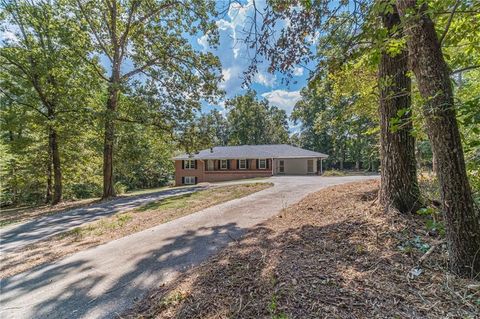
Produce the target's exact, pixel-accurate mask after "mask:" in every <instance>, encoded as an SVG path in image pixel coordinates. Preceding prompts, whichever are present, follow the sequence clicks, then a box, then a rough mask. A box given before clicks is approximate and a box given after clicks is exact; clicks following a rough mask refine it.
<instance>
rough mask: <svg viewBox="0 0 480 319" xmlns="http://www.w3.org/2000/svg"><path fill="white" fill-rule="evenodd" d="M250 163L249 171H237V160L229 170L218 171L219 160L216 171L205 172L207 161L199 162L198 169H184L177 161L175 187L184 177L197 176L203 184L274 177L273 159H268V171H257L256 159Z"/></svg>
mask: <svg viewBox="0 0 480 319" xmlns="http://www.w3.org/2000/svg"><path fill="white" fill-rule="evenodd" d="M249 161H250V163H249V165H250V166H249V169H237V160H236V159H231V160H230V169H229V170H217V169H218V167H219V166H218V160H215V170H214V171H205V162H206V161H203V160H197V168H196V169H182V161H178V160H177V161H175V185H177V186H179V185H182V177H184V176H195V177H197V182H198V183H201V182H221V181H229V180H237V179H244V178H254V177H268V176H271V175H272V161H271V159H267V161H268V168H267V169H257V161H256V159H250V160H249Z"/></svg>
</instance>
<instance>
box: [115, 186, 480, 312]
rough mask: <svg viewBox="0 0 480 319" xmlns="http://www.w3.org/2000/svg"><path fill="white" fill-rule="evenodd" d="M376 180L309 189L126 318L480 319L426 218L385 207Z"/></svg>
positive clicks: (473, 291) (469, 285)
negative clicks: (448, 266) (378, 199)
mask: <svg viewBox="0 0 480 319" xmlns="http://www.w3.org/2000/svg"><path fill="white" fill-rule="evenodd" d="M377 190H378V181H371V182H363V183H352V184H347V185H342V186H335V187H331V188H328V189H325V190H322V191H320V192H318V193H316V194H312V195H310V196H308V197H306V198H305V199H303V200H302V201H301V202H300V203H298V204H296V205H294V206H291V207H289V208H287V209H286V210H284V211H283V212H282V213H281V215H279V216H277V217H276V218H273V219H271V220H269V221H268V222H266V223H264V224H263V225H260V226H259V227H257V228H255V229H253V230H252V231H250V232H249V233H248V234H247V235H246V236H244V237H243V238H242V239H238V240H236V241H235V242H233V243H232V244H230V246H229V247H228V248H226V249H225V250H224V251H222V252H221V253H220V254H219V255H217V256H216V257H214V258H212V259H210V260H208V261H207V262H205V263H203V264H202V265H200V266H199V267H196V268H193V269H192V270H190V271H189V272H187V273H185V274H184V275H182V276H181V277H180V278H179V279H177V280H176V281H174V282H172V283H170V284H167V285H166V286H163V287H160V288H158V289H157V290H155V291H152V292H151V293H150V294H148V296H146V297H145V299H144V300H142V301H140V302H139V303H138V304H137V305H135V307H134V308H133V309H132V310H130V311H129V312H128V313H126V314H124V317H128V318H151V317H155V318H277V319H279V318H478V316H479V305H480V303H479V301H480V300H479V298H480V291H479V290H478V287H479V286H478V284H479V282H478V281H475V280H466V279H460V278H458V277H455V276H454V275H452V274H449V273H448V272H447V271H446V270H445V269H446V252H445V247H444V246H442V245H438V246H437V249H435V250H433V251H432V253H431V254H429V256H428V258H426V259H425V261H424V262H423V264H422V265H420V267H419V268H417V269H421V273H420V274H419V271H417V272H411V270H412V268H414V267H416V266H418V265H419V264H420V262H419V259H420V258H421V257H422V256H424V252H425V251H426V249H428V247H430V246H429V245H434V244H435V243H436V242H438V240H439V239H438V238H436V237H431V236H429V235H428V234H427V231H426V230H425V222H426V220H425V219H426V218H427V217H425V216H419V215H409V216H403V215H400V214H398V213H395V212H383V211H382V210H381V209H380V208H379V207H378V206H377V205H376V201H375V198H376V193H377Z"/></svg>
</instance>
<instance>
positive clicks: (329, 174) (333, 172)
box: [322, 169, 347, 177]
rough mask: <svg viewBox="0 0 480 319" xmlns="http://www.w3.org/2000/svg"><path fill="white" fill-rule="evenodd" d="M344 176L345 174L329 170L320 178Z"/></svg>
mask: <svg viewBox="0 0 480 319" xmlns="http://www.w3.org/2000/svg"><path fill="white" fill-rule="evenodd" d="M346 175H347V174H346V173H345V172H342V171H338V170H336V169H331V170H328V171H325V172H324V173H323V175H322V176H326V177H329V176H346Z"/></svg>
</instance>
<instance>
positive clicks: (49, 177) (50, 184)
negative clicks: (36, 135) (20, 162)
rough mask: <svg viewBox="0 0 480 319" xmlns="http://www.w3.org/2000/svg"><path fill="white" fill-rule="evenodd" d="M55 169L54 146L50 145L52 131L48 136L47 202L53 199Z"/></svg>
mask: <svg viewBox="0 0 480 319" xmlns="http://www.w3.org/2000/svg"><path fill="white" fill-rule="evenodd" d="M52 175H53V169H52V147H51V146H50V133H49V137H48V158H47V190H46V194H45V204H48V203H50V202H51V201H52V193H53V178H52Z"/></svg>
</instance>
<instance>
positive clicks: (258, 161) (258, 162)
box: [256, 159, 260, 169]
mask: <svg viewBox="0 0 480 319" xmlns="http://www.w3.org/2000/svg"><path fill="white" fill-rule="evenodd" d="M259 164H260V160H258V159H257V165H256V166H257V169H259V168H260V167H259Z"/></svg>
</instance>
